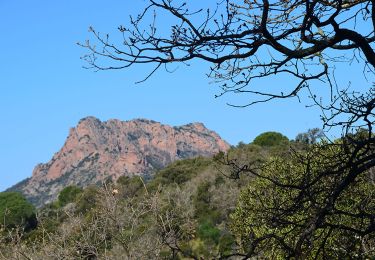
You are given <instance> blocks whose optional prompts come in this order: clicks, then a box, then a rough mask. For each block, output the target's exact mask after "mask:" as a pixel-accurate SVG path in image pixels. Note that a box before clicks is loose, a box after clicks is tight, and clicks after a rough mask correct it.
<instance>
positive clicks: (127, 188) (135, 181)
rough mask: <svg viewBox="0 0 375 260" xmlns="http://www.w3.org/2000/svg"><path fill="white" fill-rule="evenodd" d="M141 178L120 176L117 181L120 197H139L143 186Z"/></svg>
mask: <svg viewBox="0 0 375 260" xmlns="http://www.w3.org/2000/svg"><path fill="white" fill-rule="evenodd" d="M141 178H142V177H141V176H133V177H129V176H121V177H119V178H118V179H117V182H116V183H117V184H118V185H119V186H120V187H121V192H122V193H121V195H122V196H123V197H127V198H128V197H133V196H136V195H141V192H142V191H143V189H144V184H143V181H142V179H141Z"/></svg>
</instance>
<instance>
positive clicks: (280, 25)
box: [80, 0, 375, 258]
mask: <svg viewBox="0 0 375 260" xmlns="http://www.w3.org/2000/svg"><path fill="white" fill-rule="evenodd" d="M202 5H203V3H202ZM160 15H163V16H164V15H169V16H170V19H169V20H168V21H170V22H171V24H170V31H169V32H167V33H166V32H165V30H164V29H165V25H161V24H158V17H159V16H160ZM374 28H375V1H365V0H341V1H331V0H301V1H300V0H298V1H295V0H294V1H269V0H259V1H247V0H243V1H235V0H222V1H219V2H217V4H216V5H214V6H211V7H210V8H207V9H200V10H191V9H190V8H189V5H188V2H187V1H185V2H184V1H177V0H176V1H173V0H158V1H157V0H149V1H148V5H147V6H146V7H145V8H144V11H143V12H142V13H140V14H139V15H137V16H136V17H133V18H131V20H130V24H129V26H119V27H118V30H119V33H120V34H121V35H122V37H123V41H122V43H119V42H115V43H113V42H111V39H110V37H109V35H103V34H100V33H99V32H97V31H96V30H95V29H94V28H90V30H91V32H92V34H93V36H94V37H93V38H94V39H93V41H87V42H86V43H85V44H80V45H81V46H83V47H85V48H87V49H88V50H89V53H88V54H87V55H85V56H84V57H83V59H84V60H85V61H86V62H87V64H88V66H87V67H88V68H93V69H97V70H107V69H125V68H127V67H130V66H133V65H136V64H153V65H154V69H153V70H151V73H150V74H148V75H146V77H145V80H146V79H147V78H149V77H150V76H151V75H152V74H153V73H155V72H156V71H157V70H158V69H159V68H163V67H165V68H166V69H167V70H168V69H169V67H168V66H169V64H173V63H187V62H189V61H191V60H195V59H200V60H204V61H206V62H208V63H209V64H210V65H211V67H210V70H209V73H208V75H209V76H210V77H212V78H214V79H215V80H216V81H217V83H218V85H219V86H220V89H221V91H220V93H219V94H218V96H221V95H224V94H226V93H228V92H230V93H240V94H247V95H249V102H248V103H246V104H245V105H239V106H240V107H243V106H249V105H253V104H256V103H259V102H268V101H270V100H273V99H285V98H291V97H297V98H298V97H299V95H301V94H302V92H303V90H307V93H309V96H310V98H311V100H312V101H313V104H314V105H316V106H318V107H319V108H321V110H322V120H323V128H324V129H329V128H331V127H340V128H342V137H341V139H340V140H339V141H337V140H336V141H332V142H327V143H325V144H324V145H321V144H320V145H318V146H316V145H314V144H311V145H312V147H313V148H312V149H314V150H312V151H313V153H314V154H313V155H311V153H307V154H304V155H301V154H298V152H295V156H296V158H299V160H297V161H299V163H300V164H301V165H302V166H303V167H302V166H301V167H302V169H304V170H302V171H301V174H302V176H303V178H301V179H298V178H299V177H298V178H297V179H298V181H299V182H296V183H292V184H291V183H288V182H284V181H283V180H280V179H278V176H277V175H276V176H275V175H271V176H268V175H267V176H266V175H264V174H262V172H259V171H258V170H254V169H252V167H251V165H252V164H249V165H237V164H236V161H235V160H230V159H229V158H225V157H223V158H222V161H223V162H224V163H226V164H227V165H228V166H230V167H231V168H232V171H233V176H240V174H241V173H243V172H247V173H251V174H253V175H255V176H257V177H258V178H263V179H264V180H265V181H269V182H270V183H272V184H273V185H276V186H277V187H279V188H282V189H287V190H288V189H290V190H297V191H298V192H297V193H296V194H297V195H296V196H295V197H291V198H290V199H291V200H292V201H293V202H294V204H293V205H292V206H290V208H283V210H284V211H285V212H288V213H293V212H296V211H298V210H297V209H296V207H300V208H299V209H302V208H303V207H306V205H310V206H309V207H313V208H309V209H311V212H312V213H311V214H310V215H309V216H307V217H306V218H305V219H303V221H302V220H301V222H298V223H297V222H295V223H291V224H294V225H295V227H298V230H299V231H300V233H299V235H298V236H297V237H298V239H297V242H296V244H290V242H288V241H286V240H285V239H283V237H277V239H275V236H273V235H272V234H266V235H265V236H264V237H262V238H258V240H253V241H252V242H253V244H252V245H251V246H249V247H248V248H250V249H249V250H248V254H245V255H244V256H246V257H251V256H252V254H255V253H256V252H257V250H256V248H257V246H258V245H259V243H258V242H259V241H263V240H265V241H268V240H272V239H273V240H275V241H277V242H278V243H279V246H280V248H284V249H285V250H286V251H287V252H288V254H286V255H287V256H289V257H296V258H303V254H302V251H303V249H306V248H308V242H309V241H311V239H312V238H313V237H314V236H315V235H316V234H317V233H319V232H321V234H326V236H325V237H324V240H323V242H322V243H323V244H322V245H320V246H321V248H322V250H321V251H319V252H320V253H319V252H318V253H317V254H316V257H322V256H323V257H324V255H321V254H322V252H324V248H325V247H324V245H325V244H324V243H325V242H327V241H329V239H330V234H331V233H332V232H333V233H334V231H335V230H344V231H345V232H348V233H351V234H355V235H357V236H359V237H363V236H368V235H369V234H373V233H374V231H375V212H374V210H373V209H369V208H366V207H362V208H361V207H360V203H359V202H358V201H357V203H359V204H358V205H357V204H356V207H354V208H353V209H352V212H346V211H342V210H341V211H340V209H339V208H338V205H339V204H340V201H341V202H342V200H343V199H345V198H347V197H346V196H348V195H347V192H350V189H351V188H352V187H353V186H355V184H356V182H357V181H358V180H363V176H365V175H366V176H367V175H368V174H369V173H370V172H371V171H373V167H374V166H375V153H374V149H375V143H374V142H375V138H374V135H373V130H372V127H373V124H374V106H375V95H374V94H375V87H374V86H373V85H369V87H367V88H366V90H365V91H364V92H360V91H359V90H360V89H363V86H361V88H360V87H355V86H354V87H351V88H350V89H349V88H347V87H343V86H338V85H337V84H336V83H335V82H336V81H335V78H334V73H333V70H334V67H335V64H337V63H341V64H343V65H344V66H345V65H348V66H349V63H350V62H351V61H353V60H355V61H356V62H358V63H360V64H362V65H363V68H364V70H363V71H364V72H363V75H362V76H363V77H366V78H367V79H368V81H369V80H370V79H371V77H373V76H374V67H375V52H374V50H373V46H374V41H375V35H374ZM108 64H109V65H108ZM284 75H285V76H287V77H291V78H294V80H295V84H294V85H292V86H283V85H281V84H279V85H277V86H273V87H264V84H262V82H264V81H262V80H263V78H270V77H271V78H272V77H273V78H275V79H283V77H284ZM316 82H323V83H325V84H326V85H327V87H328V89H329V90H330V92H331V97H330V100H328V102H327V101H325V102H322V99H321V97H320V96H319V95H316V92H315V91H314V85H316V84H314V83H316ZM319 84H320V85H321V83H319ZM330 147H334V148H332V149H333V150H334V151H335V153H333V154H332V153H329V152H327V151H328V150H330V149H331V148H330ZM314 156H315V157H319V156H322V157H325V159H324V160H323V162H324V163H321V164H320V167H318V168H315V169H314V171H312V170H311V165H312V164H316V161H314V160H313V159H312V158H315V157H314ZM256 168H258V166H256ZM372 178H373V177H372ZM327 179H329V180H330V183H329V185H324V182H325V181H327ZM368 179H369V181H370V179H371V178H368ZM293 194H294V193H293ZM317 194H323V195H321V196H323V197H324V198H325V199H323V200H319V203H314V201H316V198H317V197H316V196H317ZM363 201H365V199H363ZM309 203H310V204H309ZM268 210H272V208H269V209H268ZM293 210H295V211H293ZM306 210H307V209H306ZM307 211H308V210H307ZM333 215H335V216H336V217H332V216H333ZM270 216H272V217H273V222H274V223H276V224H275V225H276V226H277V225H280V226H281V225H285V222H283V221H285V220H286V219H287V218H285V215H283V214H276V212H275V214H270ZM337 216H345V217H350V218H351V221H350V223H336V224H335V223H332V222H330V221H331V220H332V219H335V220H337V221H338V220H339V219H340V217H337ZM355 222H357V223H359V222H360V223H365V224H364V225H362V226H360V227H354V226H353V225H351V224H352V223H355ZM322 230H323V231H322ZM330 230H331V231H330ZM327 234H328V235H327ZM249 243H251V241H250V242H249Z"/></svg>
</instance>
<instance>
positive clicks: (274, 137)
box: [253, 132, 289, 146]
mask: <svg viewBox="0 0 375 260" xmlns="http://www.w3.org/2000/svg"><path fill="white" fill-rule="evenodd" d="M288 142H289V139H288V138H287V137H286V136H284V135H282V134H281V133H278V132H265V133H263V134H260V135H258V136H257V137H256V138H255V139H254V141H253V144H256V145H259V146H276V145H284V144H287V143H288Z"/></svg>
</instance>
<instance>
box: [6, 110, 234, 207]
mask: <svg viewBox="0 0 375 260" xmlns="http://www.w3.org/2000/svg"><path fill="white" fill-rule="evenodd" d="M228 148H229V144H228V143H226V142H225V141H224V140H222V139H221V138H220V136H219V135H218V134H216V133H215V132H213V131H211V130H209V129H207V128H206V127H205V126H204V125H203V124H202V123H191V124H187V125H183V126H179V127H171V126H169V125H163V124H161V123H158V122H155V121H152V120H146V119H135V120H131V121H120V120H116V119H111V120H108V121H105V122H101V121H100V120H99V119H97V118H95V117H86V118H83V119H81V120H80V121H79V123H78V125H77V126H76V127H74V128H72V129H70V132H69V136H68V138H67V140H66V142H65V144H64V146H63V147H62V148H61V150H60V151H59V152H57V153H56V154H55V155H54V156H53V157H52V159H51V160H50V161H49V162H48V163H45V164H38V165H37V166H36V167H35V169H34V171H33V174H32V177H31V178H28V179H26V180H24V181H22V182H20V183H18V184H17V185H15V186H13V187H12V188H10V190H13V191H14V190H16V191H20V192H22V193H23V194H24V195H25V196H26V197H27V198H28V199H29V200H30V201H32V202H33V203H34V204H35V205H37V206H41V205H43V204H46V203H48V202H51V201H52V200H54V199H56V197H57V195H58V193H59V192H60V191H61V190H62V189H63V188H64V187H66V186H68V185H78V186H81V187H85V186H87V185H90V184H97V183H101V182H102V181H104V180H107V179H113V180H116V179H117V178H118V177H120V176H123V175H125V176H126V175H128V176H130V175H145V176H149V175H151V174H152V173H153V172H155V171H156V170H158V169H161V168H163V167H165V166H167V165H168V164H170V163H171V162H173V161H175V160H178V159H185V158H192V157H196V156H212V155H214V154H215V153H217V152H219V151H226V150H227V149H228Z"/></svg>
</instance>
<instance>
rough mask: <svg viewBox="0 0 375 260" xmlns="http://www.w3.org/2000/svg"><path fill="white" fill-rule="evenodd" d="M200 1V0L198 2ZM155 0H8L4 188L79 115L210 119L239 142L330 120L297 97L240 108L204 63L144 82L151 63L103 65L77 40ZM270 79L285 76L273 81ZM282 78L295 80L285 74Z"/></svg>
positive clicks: (46, 154) (1, 85)
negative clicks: (90, 66) (98, 67)
mask: <svg viewBox="0 0 375 260" xmlns="http://www.w3.org/2000/svg"><path fill="white" fill-rule="evenodd" d="M196 3H197V2H196ZM144 4H145V1H143V0H139V1H123V0H122V1H120V0H119V1H116V0H108V1H98V0H90V1H88V0H79V1H77V0H74V1H73V0H64V1H47V0H45V1H41V0H31V1H30V0H17V1H6V0H0V33H1V41H0V91H1V94H0V118H1V127H0V165H1V167H0V190H4V189H5V188H7V187H9V186H11V185H13V184H15V183H16V182H18V181H20V180H22V179H24V178H26V177H29V176H31V173H32V170H33V168H34V166H35V165H36V164H37V163H40V162H47V161H48V160H50V159H51V157H52V156H53V154H54V153H55V152H57V151H58V150H59V149H60V148H61V146H62V145H63V144H64V141H65V139H66V137H67V135H68V131H69V128H71V127H74V126H75V125H76V124H77V122H78V121H79V119H81V118H82V117H85V116H89V115H90V116H95V117H98V118H99V119H100V120H108V119H110V118H117V119H121V120H130V119H134V118H148V119H153V120H156V121H159V122H162V123H165V124H170V125H181V124H186V123H189V122H203V123H204V124H205V125H206V126H207V127H208V128H210V129H212V130H214V131H216V132H217V133H219V134H220V135H221V136H222V137H223V138H224V139H225V140H227V141H228V142H229V143H231V144H237V143H238V142H239V141H244V142H251V141H252V140H253V139H254V137H256V136H257V135H258V134H260V133H262V132H265V131H270V130H273V131H279V132H282V133H284V134H285V135H287V136H288V137H289V138H294V137H295V136H296V134H298V133H300V132H304V131H306V130H307V129H308V128H312V127H316V126H319V125H320V120H319V113H318V111H317V110H315V109H312V108H309V109H308V108H305V103H302V104H300V103H298V101H297V100H296V99H294V100H287V101H279V102H273V103H269V104H266V105H258V106H254V107H249V108H244V109H239V108H232V107H229V106H227V105H226V102H228V101H232V100H233V99H234V97H231V96H226V97H224V98H219V99H215V98H214V95H215V94H216V93H218V88H217V87H216V86H215V85H214V84H210V81H211V80H209V79H207V78H206V76H205V74H204V72H205V71H207V65H206V64H204V63H202V62H194V63H193V64H192V66H190V67H184V66H179V68H178V70H177V71H176V72H175V73H173V74H170V73H167V72H164V71H160V72H159V73H157V74H156V75H154V76H153V77H152V78H151V79H150V80H148V81H146V82H145V83H142V84H137V85H136V84H134V83H135V82H136V81H138V80H140V79H142V78H143V77H144V76H145V75H146V74H145V68H143V67H135V68H131V69H129V70H122V71H105V72H97V73H96V72H93V71H92V70H85V69H83V68H82V66H83V65H85V64H84V63H83V61H82V60H80V56H82V55H83V54H85V53H86V51H85V50H84V49H82V48H80V47H79V46H77V45H76V42H78V41H81V42H83V41H85V40H86V39H88V38H89V37H90V34H89V32H88V27H89V26H90V25H92V26H94V27H95V28H96V29H98V30H100V31H104V32H114V31H116V28H117V27H118V25H120V24H126V22H127V21H128V15H129V14H130V13H134V12H136V10H139V9H140V8H141V7H142V6H143V5H144ZM265 84H275V82H266V83H265ZM277 84H288V82H281V83H280V82H278V83H277Z"/></svg>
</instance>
